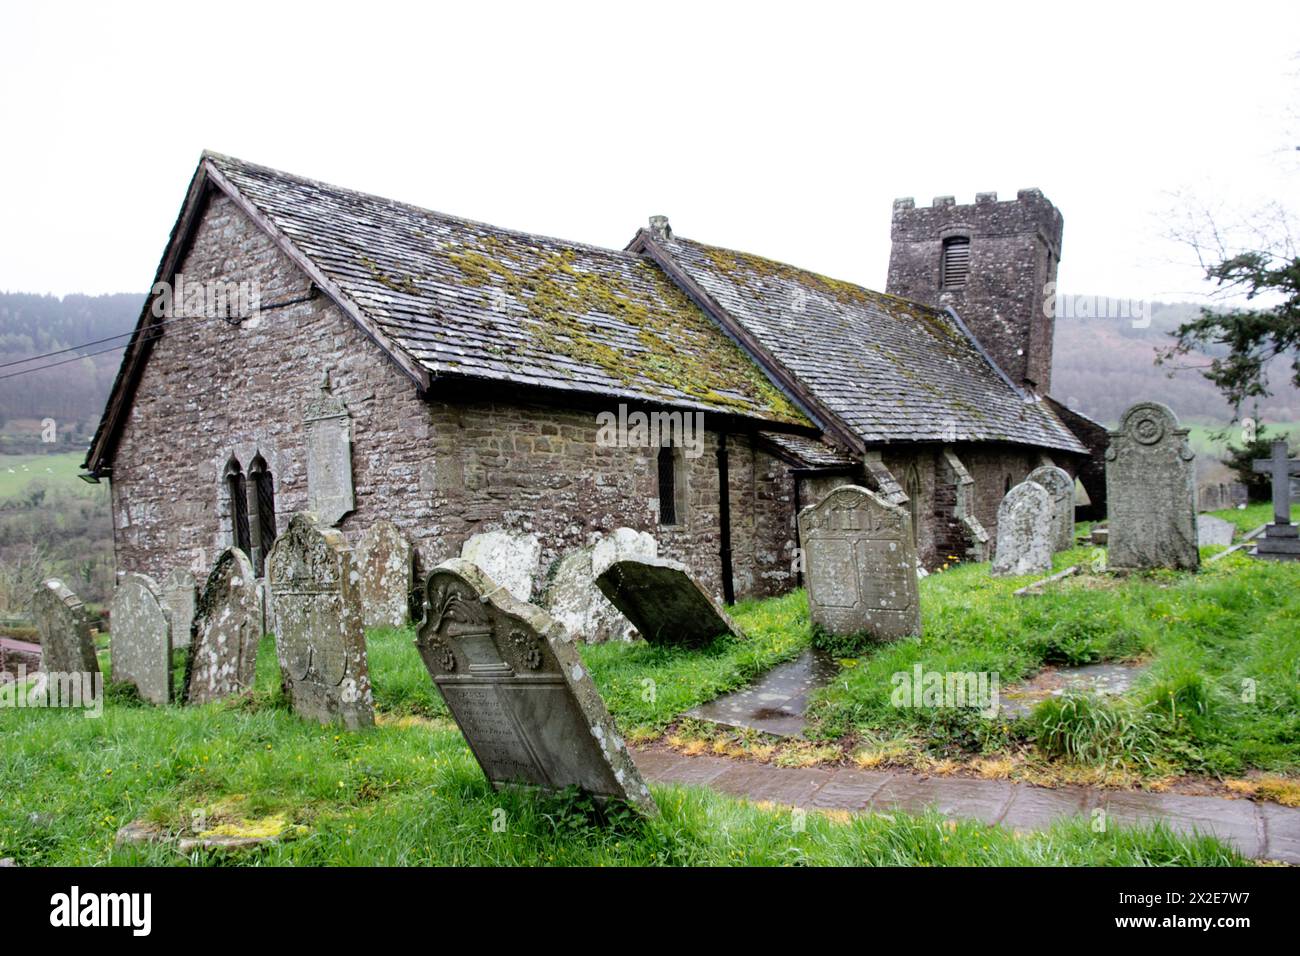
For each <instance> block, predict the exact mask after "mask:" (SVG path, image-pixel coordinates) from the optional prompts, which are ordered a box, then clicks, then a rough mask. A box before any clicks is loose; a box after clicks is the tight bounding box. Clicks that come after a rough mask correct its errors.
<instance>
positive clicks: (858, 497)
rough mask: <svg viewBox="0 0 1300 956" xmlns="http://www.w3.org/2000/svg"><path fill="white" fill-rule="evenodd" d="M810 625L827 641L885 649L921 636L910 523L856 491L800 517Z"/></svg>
mask: <svg viewBox="0 0 1300 956" xmlns="http://www.w3.org/2000/svg"><path fill="white" fill-rule="evenodd" d="M799 542H800V546H801V547H802V548H803V553H804V566H805V577H806V580H807V582H808V609H809V612H810V614H811V616H812V622H813V625H814V626H815V627H817V628H819V629H820V630H822V631H824V632H826V633H827V634H834V635H839V636H845V637H853V636H859V635H861V636H865V637H870V638H872V639H875V640H882V641H892V640H896V639H897V638H900V637H909V636H911V635H914V634H919V633H921V602H920V597H919V588H918V585H917V574H916V568H917V563H916V544H915V542H914V541H913V539H912V517H911V515H910V514H909V513H908V511H907V509H906V508H903V507H900V506H899V505H896V504H893V503H892V502H889V501H886V500H885V499H884V498H882V497H880V496H879V495H877V494H876V493H875V492H873V491H871V490H869V489H867V488H863V487H860V486H858V485H841V486H840V487H838V488H835V489H834V490H832V491H831V492H830V493H828V494H827V495H826V497H824V498H823V499H822V500H821V501H819V502H818V503H817V504H815V505H809V506H808V507H807V508H804V509H803V510H802V511H800V512H799Z"/></svg>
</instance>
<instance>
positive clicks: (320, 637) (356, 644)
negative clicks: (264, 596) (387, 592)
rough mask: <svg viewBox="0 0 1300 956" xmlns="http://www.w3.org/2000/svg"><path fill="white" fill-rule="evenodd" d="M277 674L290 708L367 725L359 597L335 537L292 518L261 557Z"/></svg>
mask: <svg viewBox="0 0 1300 956" xmlns="http://www.w3.org/2000/svg"><path fill="white" fill-rule="evenodd" d="M267 581H268V582H269V584H270V591H271V606H272V616H273V619H274V621H275V627H274V630H275V647H276V654H277V656H278V657H279V660H280V676H281V679H282V680H283V681H284V684H285V687H286V689H287V690H288V692H289V699H290V700H291V701H292V703H293V709H294V711H295V712H296V713H297V714H298V715H300V716H302V717H306V718H308V719H311V720H318V721H320V722H321V723H333V722H341V723H342V724H343V725H344V726H345V727H347V728H348V729H349V730H356V729H359V728H361V727H369V726H371V725H372V724H374V722H375V718H374V706H373V698H372V694H371V689H370V672H369V670H368V668H367V663H366V635H365V630H364V628H363V627H362V624H361V593H360V588H359V581H358V575H357V573H356V572H355V571H354V569H353V567H352V551H351V549H349V548H348V545H347V540H346V539H345V538H344V537H343V533H342V532H340V531H336V530H334V529H333V528H321V527H320V526H319V525H317V523H316V521H315V520H313V518H312V517H311V516H310V515H306V514H296V515H294V516H293V520H292V521H290V522H289V528H288V530H287V531H285V533H284V534H283V535H281V536H280V537H279V538H277V539H276V541H275V545H274V546H273V547H272V548H271V554H270V557H269V558H268V559H267Z"/></svg>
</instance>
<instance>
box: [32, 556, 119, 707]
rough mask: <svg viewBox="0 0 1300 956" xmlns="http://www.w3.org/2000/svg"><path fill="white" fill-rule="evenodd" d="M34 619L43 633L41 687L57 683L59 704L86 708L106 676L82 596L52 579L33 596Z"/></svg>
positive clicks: (39, 685) (97, 696)
mask: <svg viewBox="0 0 1300 956" xmlns="http://www.w3.org/2000/svg"><path fill="white" fill-rule="evenodd" d="M32 620H33V621H34V622H35V624H36V630H37V632H38V633H39V634H40V636H41V674H40V678H39V679H38V687H39V688H43V689H44V690H45V691H50V690H51V688H52V686H54V685H57V688H58V695H59V700H58V701H57V703H58V704H60V705H61V706H64V707H85V706H87V705H89V704H91V703H93V702H94V701H95V700H97V699H98V698H99V695H100V690H101V688H102V685H103V676H102V675H101V674H100V671H99V658H98V657H96V656H95V641H94V638H92V637H91V634H90V622H89V621H87V620H86V607H85V605H84V604H82V603H81V599H80V598H79V597H77V596H76V595H75V594H73V593H72V591H70V590H69V589H68V587H67V586H66V585H65V584H64V583H63V582H62V581H58V580H56V579H54V578H51V579H50V580H48V581H44V582H42V583H41V584H40V585H39V586H37V588H36V593H35V594H34V595H32Z"/></svg>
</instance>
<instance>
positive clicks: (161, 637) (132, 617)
mask: <svg viewBox="0 0 1300 956" xmlns="http://www.w3.org/2000/svg"><path fill="white" fill-rule="evenodd" d="M109 621H110V623H111V630H110V632H109V633H110V637H111V639H110V642H109V654H110V656H111V660H112V664H113V671H112V676H113V682H114V683H115V684H130V685H131V686H132V687H134V688H135V689H136V693H138V694H139V695H140V697H141V698H142V699H143V700H147V701H148V702H149V703H151V704H158V705H162V704H170V703H171V700H172V621H171V613H170V612H169V611H168V610H167V607H166V605H165V604H163V593H162V588H160V587H159V586H158V582H157V581H155V580H154V579H153V578H151V577H149V576H148V575H147V574H135V573H130V574H126V575H124V576H123V578H122V580H121V581H120V582H119V583H118V585H117V589H116V590H115V591H114V592H113V601H112V604H111V610H110V612H109Z"/></svg>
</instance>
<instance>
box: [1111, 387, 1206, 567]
mask: <svg viewBox="0 0 1300 956" xmlns="http://www.w3.org/2000/svg"><path fill="white" fill-rule="evenodd" d="M1195 458H1196V455H1195V453H1194V452H1193V451H1192V449H1191V446H1190V445H1189V444H1188V442H1187V429H1186V428H1179V427H1178V419H1177V418H1176V417H1175V416H1174V413H1173V412H1171V411H1170V410H1169V409H1168V408H1167V407H1165V406H1164V405H1161V404H1160V403H1159V402H1139V403H1138V404H1136V405H1134V406H1133V407H1132V408H1130V409H1129V410H1128V411H1126V412H1125V413H1124V417H1123V418H1121V419H1120V424H1119V428H1118V430H1116V431H1113V432H1111V433H1110V445H1109V446H1108V447H1107V449H1106V508H1107V524H1108V526H1109V528H1110V541H1109V545H1108V547H1109V554H1108V558H1107V563H1108V564H1109V565H1110V566H1111V567H1113V568H1186V569H1191V570H1194V569H1195V568H1197V567H1198V566H1199V565H1200V552H1199V551H1198V550H1197V547H1196V469H1195V467H1194V461H1195Z"/></svg>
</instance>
